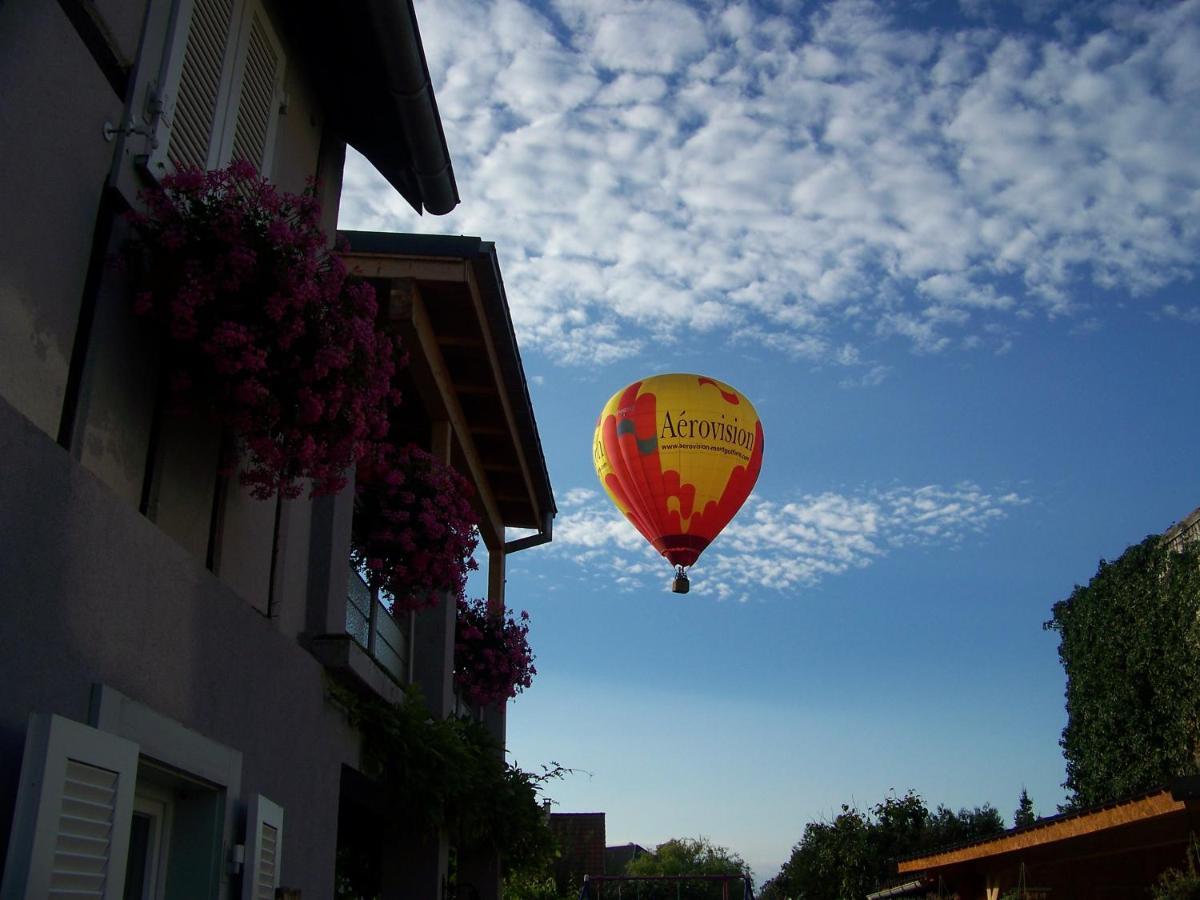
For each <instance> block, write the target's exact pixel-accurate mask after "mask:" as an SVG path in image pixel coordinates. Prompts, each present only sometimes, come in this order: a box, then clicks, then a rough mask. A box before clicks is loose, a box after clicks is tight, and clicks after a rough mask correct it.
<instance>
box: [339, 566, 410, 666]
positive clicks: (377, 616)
mask: <svg viewBox="0 0 1200 900" xmlns="http://www.w3.org/2000/svg"><path fill="white" fill-rule="evenodd" d="M346 593H347V596H346V633H347V634H348V635H350V637H351V638H352V639H353V640H354V642H355V643H356V644H358V645H359V646H360V647H362V648H363V649H364V650H366V651H367V654H368V655H369V656H370V657H371V658H372V659H374V660H375V662H377V663H378V664H379V665H380V667H381V668H382V669H383V670H384V671H385V672H387V673H388V674H389V675H391V676H392V678H394V679H395V680H396V681H398V682H400V683H401V684H407V683H408V682H409V681H410V680H411V677H410V672H409V653H410V641H409V635H410V634H411V633H412V614H411V613H401V614H400V620H399V621H397V620H396V619H395V618H393V617H392V614H391V613H390V612H388V609H387V607H386V606H385V605H384V603H383V601H382V600H380V599H379V593H378V592H377V591H375V590H372V588H371V586H370V585H368V584H367V583H366V582H365V581H363V579H362V576H361V575H359V574H358V572H356V571H354V570H353V568H352V569H351V571H350V585H349V590H348V591H347V592H346Z"/></svg>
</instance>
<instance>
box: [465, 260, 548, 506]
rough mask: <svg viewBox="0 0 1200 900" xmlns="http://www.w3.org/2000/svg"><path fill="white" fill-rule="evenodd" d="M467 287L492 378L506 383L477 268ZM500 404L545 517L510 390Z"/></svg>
mask: <svg viewBox="0 0 1200 900" xmlns="http://www.w3.org/2000/svg"><path fill="white" fill-rule="evenodd" d="M467 287H469V288H470V294H471V302H472V304H474V306H475V316H476V318H477V319H478V320H479V322H480V324H481V325H482V326H483V340H484V342H485V343H486V345H487V358H488V365H489V366H490V367H491V371H492V380H493V381H494V382H495V383H496V384H504V373H503V372H501V371H500V356H499V353H498V352H497V350H496V345H495V342H494V341H493V340H492V334H491V330H490V329H489V328H488V327H487V321H488V317H487V311H486V310H485V309H484V308H483V295H482V292H481V291H480V288H479V279H477V278H476V277H475V270H474V268H472V267H471V266H467ZM500 406H501V408H502V409H503V411H504V421H505V422H506V423H507V424H508V428H509V431H510V433H511V434H512V436H513V449H514V450H515V451H516V454H517V463H518V465H519V466H520V467H521V475H522V478H523V479H524V481H525V490H526V491H528V492H529V505H530V506H531V507H532V509H533V513H534V518H535V519H538V520H541V519H544V518H546V516H545V515H544V514H543V510H542V508H541V504H540V503H539V502H538V495H537V490H536V489H535V488H534V486H533V474H532V472H531V471H530V468H529V461H528V460H527V459H526V458H525V448H524V447H523V446H522V445H521V438H520V434H521V432H520V430H519V429H518V428H517V418H516V416H515V415H514V414H513V408H512V403H511V402H510V400H509V396H508V391H501V392H500Z"/></svg>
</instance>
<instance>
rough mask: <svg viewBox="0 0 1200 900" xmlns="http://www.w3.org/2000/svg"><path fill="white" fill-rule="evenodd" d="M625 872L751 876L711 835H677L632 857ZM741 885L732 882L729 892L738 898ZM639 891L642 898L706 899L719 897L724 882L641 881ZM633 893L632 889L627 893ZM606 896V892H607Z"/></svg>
mask: <svg viewBox="0 0 1200 900" xmlns="http://www.w3.org/2000/svg"><path fill="white" fill-rule="evenodd" d="M625 874H626V875H651V876H653V875H738V876H741V877H743V878H750V877H751V873H750V867H749V866H748V865H746V862H745V861H744V860H743V859H742V858H741V856H739V855H738V854H737V853H734V852H733V851H731V850H729V849H727V848H725V847H721V846H718V845H716V844H714V843H712V841H710V840H708V838H704V837H700V838H675V839H673V840H669V841H667V842H666V843H664V844H659V845H658V847H657V848H655V851H654V852H653V853H647V854H645V855H644V856H639V857H637V858H636V859H634V860H631V861H630V863H629V865H627V866H626V867H625ZM740 890H741V886H740V885H731V886H730V896H731V897H733V898H735V900H739V898H740V896H741V894H740V893H739V891H740ZM638 892H639V893H640V895H641V897H642V898H643V900H657V898H667V897H671V898H673V897H676V896H679V897H680V898H683V900H707V898H710V897H711V898H719V897H720V896H721V886H720V884H719V883H717V882H712V883H706V882H702V881H697V882H683V883H681V884H679V885H678V886H677V885H675V884H669V885H668V884H655V883H653V882H642V883H641V884H640V885H639V886H638ZM677 892H678V893H677ZM630 895H632V891H629V892H627V893H626V896H630ZM605 896H607V892H606V894H605Z"/></svg>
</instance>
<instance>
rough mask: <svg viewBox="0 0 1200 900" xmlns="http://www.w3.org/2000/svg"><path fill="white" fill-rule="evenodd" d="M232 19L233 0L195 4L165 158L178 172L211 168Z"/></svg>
mask: <svg viewBox="0 0 1200 900" xmlns="http://www.w3.org/2000/svg"><path fill="white" fill-rule="evenodd" d="M232 16H233V0H193V2H192V15H191V21H190V22H189V24H188V37H187V45H186V47H185V49H184V51H183V62H182V66H181V67H180V71H179V83H178V85H177V87H176V89H175V109H174V117H173V120H172V122H171V125H170V135H169V137H168V140H167V159H168V160H170V162H171V164H172V165H173V166H174V167H175V168H176V169H181V168H184V167H198V168H201V169H207V168H209V164H210V161H211V160H210V157H211V152H210V151H211V148H212V143H213V132H214V131H215V128H216V123H217V111H218V109H219V106H218V103H219V101H220V100H221V82H222V77H223V75H224V71H225V56H226V49H227V47H228V45H229V26H230V22H231V20H232Z"/></svg>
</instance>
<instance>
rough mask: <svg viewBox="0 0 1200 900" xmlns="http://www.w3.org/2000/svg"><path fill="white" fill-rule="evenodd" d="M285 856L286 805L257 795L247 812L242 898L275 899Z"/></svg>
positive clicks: (250, 899)
mask: <svg viewBox="0 0 1200 900" xmlns="http://www.w3.org/2000/svg"><path fill="white" fill-rule="evenodd" d="M282 859H283V807H282V806H280V805H279V804H277V803H273V802H272V801H270V800H268V799H267V798H266V797H264V796H263V795H262V794H256V795H255V797H254V799H253V800H252V801H251V802H250V808H249V809H248V810H247V811H246V869H245V872H244V873H243V875H242V900H273V898H274V897H275V888H277V887H279V866H280V862H281V860H282Z"/></svg>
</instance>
